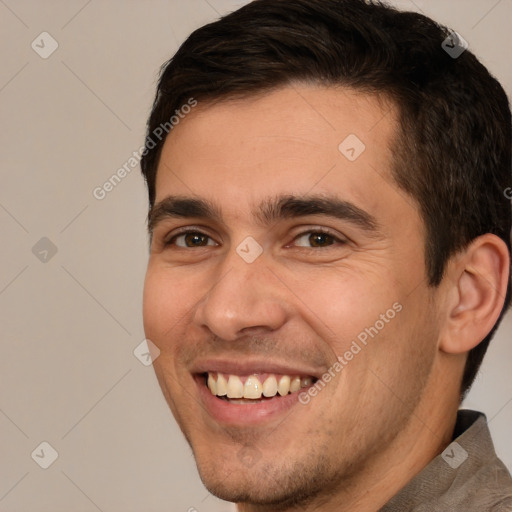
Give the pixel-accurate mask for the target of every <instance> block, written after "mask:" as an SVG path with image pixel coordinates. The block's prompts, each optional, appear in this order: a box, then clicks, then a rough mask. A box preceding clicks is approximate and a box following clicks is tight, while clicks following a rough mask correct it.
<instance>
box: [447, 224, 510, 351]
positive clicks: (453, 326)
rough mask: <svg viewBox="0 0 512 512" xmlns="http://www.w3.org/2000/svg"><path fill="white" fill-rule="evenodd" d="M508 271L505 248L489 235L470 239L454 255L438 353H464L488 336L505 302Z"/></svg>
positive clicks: (508, 256) (499, 241)
mask: <svg viewBox="0 0 512 512" xmlns="http://www.w3.org/2000/svg"><path fill="white" fill-rule="evenodd" d="M509 271H510V255H509V251H508V248H507V246H506V244H505V242H504V241H503V240H502V239H501V238H499V237H497V236H496V235H493V234H491V233H487V234H485V235H482V236H480V237H478V238H476V239H475V240H473V242H472V243H471V244H470V245H469V246H468V247H467V248H466V249H465V250H464V251H463V252H462V253H460V254H459V255H458V256H457V260H456V261H455V262H454V264H453V265H451V266H449V274H450V275H448V276H446V277H447V278H448V280H449V282H450V283H451V289H450V290H449V291H448V293H449V294H450V295H449V297H450V300H448V310H447V311H446V314H447V317H446V324H445V332H444V335H443V337H442V339H441V342H440V349H441V350H442V351H444V352H447V353H450V354H462V353H464V352H468V351H469V350H471V349H472V348H474V347H475V346H476V345H478V344H479V343H480V342H481V341H482V340H483V339H484V338H485V337H486V336H487V335H488V334H489V332H490V331H491V330H492V328H493V326H494V324H495V323H496V321H497V320H498V318H499V316H500V313H501V310H502V308H503V304H504V302H505V297H506V294H507V284H508V280H509Z"/></svg>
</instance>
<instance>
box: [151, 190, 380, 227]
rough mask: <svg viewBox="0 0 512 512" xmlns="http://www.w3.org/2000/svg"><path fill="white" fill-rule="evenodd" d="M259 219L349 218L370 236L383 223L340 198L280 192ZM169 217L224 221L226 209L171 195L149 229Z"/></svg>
mask: <svg viewBox="0 0 512 512" xmlns="http://www.w3.org/2000/svg"><path fill="white" fill-rule="evenodd" d="M252 215H253V217H254V218H255V219H256V220H257V222H258V223H259V224H260V225H262V226H264V227H268V226H270V225H271V224H273V223H275V222H278V221H279V220H284V219H290V218H299V217H306V216H309V215H322V216H326V217H333V218H335V219H339V220H344V221H348V222H350V223H352V224H354V225H355V226H357V227H358V228H360V229H361V230H363V231H364V232H365V233H366V234H368V235H369V236H374V237H376V236H379V235H380V234H381V226H380V225H379V223H378V222H377V219H376V218H375V217H374V216H373V215H371V214H370V213H368V212H367V211H365V210H363V209H361V208H359V207H358V206H356V205H355V204H353V203H351V202H349V201H346V200H343V199H340V198H337V197H331V196H329V197H325V196H316V195H306V196H294V195H280V196H275V197H271V198H268V199H265V200H264V201H262V202H261V203H260V204H259V206H258V208H256V209H255V210H253V211H252ZM166 218H182V219H185V218H203V219H208V220H211V221H215V222H218V223H219V224H222V223H223V220H222V211H221V209H220V208H219V207H217V206H216V205H215V204H214V203H212V202H211V201H208V200H206V199H202V198H201V199H199V198H195V197H184V196H168V197H166V198H164V199H163V200H162V201H160V202H158V203H157V204H155V205H154V206H153V207H152V208H151V210H150V211H149V214H148V231H149V233H150V234H152V233H153V230H154V229H155V227H156V226H157V225H158V224H159V223H160V222H161V221H163V220H164V219H166Z"/></svg>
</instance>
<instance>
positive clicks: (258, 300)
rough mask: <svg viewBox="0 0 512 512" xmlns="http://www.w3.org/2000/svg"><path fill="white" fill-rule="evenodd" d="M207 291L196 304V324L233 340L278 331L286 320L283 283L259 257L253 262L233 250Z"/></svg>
mask: <svg viewBox="0 0 512 512" xmlns="http://www.w3.org/2000/svg"><path fill="white" fill-rule="evenodd" d="M219 267H220V268H219V269H218V270H219V271H218V272H216V273H215V279H216V281H215V280H213V279H212V283H211V288H210V291H209V292H208V293H207V294H206V295H205V297H204V298H203V299H202V300H201V301H200V302H199V303H198V304H197V306H196V311H195V314H194V321H195V323H196V325H198V326H200V327H202V328H204V327H206V328H208V329H209V330H210V331H211V332H212V333H213V334H214V335H215V336H218V337H219V338H221V339H223V340H226V341H234V340H236V339H237V338H239V337H241V336H244V335H250V334H256V333H258V334H263V333H268V332H271V331H275V330H277V329H279V328H280V327H281V326H282V325H283V324H284V323H285V322H286V320H287V317H288V313H287V308H286V302H285V293H284V287H283V284H282V283H281V282H280V281H279V279H277V278H276V276H275V275H274V273H273V272H272V271H271V270H270V269H269V268H268V266H267V263H266V261H265V257H264V256H263V255H262V256H260V257H259V258H258V259H256V260H255V261H253V262H252V263H247V262H246V261H244V260H243V259H242V258H241V257H240V256H239V255H238V253H236V251H235V250H234V249H233V250H232V251H230V253H229V255H228V256H226V258H225V259H224V260H223V262H222V264H221V265H219Z"/></svg>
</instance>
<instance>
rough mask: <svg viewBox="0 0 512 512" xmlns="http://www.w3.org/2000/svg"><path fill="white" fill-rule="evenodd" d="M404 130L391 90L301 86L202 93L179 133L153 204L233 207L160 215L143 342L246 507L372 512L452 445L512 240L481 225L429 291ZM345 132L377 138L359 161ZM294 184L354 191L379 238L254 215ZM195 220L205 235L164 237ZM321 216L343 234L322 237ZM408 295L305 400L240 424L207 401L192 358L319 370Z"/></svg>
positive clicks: (341, 225)
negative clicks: (222, 97) (224, 96)
mask: <svg viewBox="0 0 512 512" xmlns="http://www.w3.org/2000/svg"><path fill="white" fill-rule="evenodd" d="M395 130H396V110H395V108H394V107H393V106H392V105H391V104H390V103H389V102H387V101H385V99H383V98H379V97H376V96H368V95H363V94H361V93H357V92H354V91H351V90H347V89H335V88H324V87H319V86H306V85H294V86H287V87H284V88H281V89H279V90H276V91H273V92H271V93H267V94H265V95H260V96H257V97H252V98H248V99H240V100H236V101H235V100H232V101H224V102H217V103H215V104H208V105H202V104H201V103H200V104H199V105H198V107H196V109H194V111H193V112H192V113H191V114H189V115H188V116H187V118H186V119H185V120H183V121H182V122H180V124H179V125H178V126H176V127H175V128H174V129H173V131H172V132H171V134H170V135H169V136H168V138H167V140H166V143H165V146H164V148H163V152H162V156H161V160H160V164H159V167H158V171H157V182H156V203H159V202H160V201H162V200H163V199H165V198H166V197H167V196H169V195H179V196H183V197H193V198H202V199H207V200H209V201H210V202H212V203H214V204H215V205H217V206H218V208H219V209H220V210H221V212H222V219H221V221H217V220H212V219H208V218H195V217H194V218H164V219H163V220H160V222H158V223H157V224H156V225H155V226H154V231H153V237H152V244H151V255H150V259H149V263H148V269H147V276H146V282H145V289H144V326H145V331H146V336H147V338H148V339H150V340H151V341H152V342H153V343H154V344H155V345H156V346H157V347H158V349H159V350H160V355H159V357H158V358H157V359H156V360H155V361H154V368H155V371H156V374H157V377H158V380H159V383H160V386H161V388H162V391H163V393H164V396H165V398H166V400H167V402H168V404H169V406H170V408H171V410H172V412H173V414H174V416H175V418H176V420H177V422H178V424H179V426H180V428H181V430H182V431H183V433H184V435H185V437H186V439H187V441H188V442H189V443H190V445H191V447H192V449H193V452H194V456H195V459H196V462H197V466H198V470H199V473H200V476H201V478H202V480H203V482H204V484H205V485H206V487H207V488H208V489H209V490H210V491H211V492H212V493H213V494H215V495H217V496H219V497H221V498H223V499H225V500H228V501H233V502H237V503H238V504H239V510H241V511H259V510H265V511H272V510H275V511H291V510H306V511H312V510H322V511H331V510H333V511H334V510H336V511H345V510H347V511H348V510H350V511H363V510H364V511H368V510H377V509H378V508H379V507H380V506H382V505H384V504H385V503H386V502H387V501H388V500H389V499H390V498H391V497H392V496H393V495H394V494H396V492H397V491H398V490H399V489H400V488H401V487H403V486H404V485H405V484H406V483H407V482H408V481H409V480H410V479H411V478H412V477H413V476H414V475H415V474H416V473H418V472H419V471H420V470H421V469H422V468H423V467H424V466H425V465H426V464H427V463H428V462H429V461H430V460H431V459H432V458H433V457H435V456H436V455H437V454H439V453H440V452H441V451H442V450H443V449H444V448H445V447H446V446H447V445H448V444H449V442H450V440H451V435H452V431H453V426H454V423H455V418H456V411H457V408H458V399H459V386H460V381H461V378H462V371H463V367H464V362H465V358H466V352H467V350H469V349H470V348H471V347H472V346H474V345H476V344H477V343H478V342H479V341H480V340H481V339H483V337H484V336H485V333H486V332H488V331H489V330H490V328H491V327H492V325H493V323H494V322H495V321H496V319H497V317H498V315H499V311H500V300H501V304H502V303H503V298H504V295H505V293H504V290H505V288H504V287H506V274H507V269H508V252H507V250H506V246H505V245H504V244H503V243H502V242H501V241H500V240H499V239H497V237H494V236H493V235H485V236H483V237H480V238H479V239H477V240H476V241H475V243H473V244H472V245H471V246H470V247H469V248H468V249H467V250H466V251H464V252H463V253H461V254H459V255H457V256H456V257H454V258H453V259H452V260H451V261H450V263H449V265H448V268H447V272H446V274H445V277H444V279H443V282H442V283H441V285H440V286H439V287H438V288H431V287H429V286H428V284H427V280H426V270H425V261H424V251H423V247H424V233H425V230H424V224H423V221H422V219H421V218H420V216H419V213H418V206H417V205H416V203H415V202H414V200H413V199H412V198H411V197H410V196H408V195H406V193H405V192H403V191H401V190H400V189H399V188H398V187H397V186H396V184H395V183H394V182H393V180H392V178H391V173H390V170H391V167H392V150H391V147H392V141H393V137H394V134H395ZM349 134H356V135H357V137H358V138H359V139H360V140H361V141H363V143H364V144H365V147H366V148H365V150H364V151H363V152H362V153H361V154H360V156H359V157H358V158H357V159H356V160H355V161H349V160H348V159H347V158H346V157H345V156H344V155H343V154H342V153H341V152H340V151H339V149H338V146H339V144H340V143H341V142H342V141H343V140H344V139H345V138H346V137H347V136H348V135H349ZM281 194H282V195H296V196H299V197H303V196H306V195H316V196H322V197H333V196H335V197H337V198H340V199H343V200H346V201H350V202H351V203H353V204H355V205H356V206H357V207H359V208H361V209H363V210H365V211H366V212H368V213H369V214H370V215H372V216H373V217H374V218H375V219H376V221H377V222H378V225H379V233H378V234H375V233H371V234H370V233H367V232H365V231H364V230H363V229H361V227H359V226H358V225H355V224H354V223H352V222H350V221H348V220H341V219H337V218H333V217H328V216H323V215H308V216H305V217H300V218H288V219H281V220H278V221H276V222H274V223H272V224H271V225H270V226H267V225H262V224H261V223H259V222H258V220H257V218H256V217H254V216H253V211H254V210H257V209H258V206H259V205H260V203H261V202H262V201H265V200H268V199H269V198H272V197H275V196H278V195H281ZM185 226H189V227H190V228H191V230H192V231H196V232H197V231H199V232H200V233H203V234H204V235H206V238H204V237H203V238H200V240H202V242H201V243H199V244H198V243H197V242H194V243H191V242H190V239H188V243H189V244H190V246H189V247H186V246H184V245H186V241H187V240H186V239H185V237H183V236H182V237H179V238H178V239H174V244H171V245H167V246H166V245H165V244H164V242H165V241H166V240H167V241H168V240H170V239H172V238H173V234H176V231H177V229H178V228H181V227H185ZM319 228H323V229H326V230H328V231H329V232H330V234H331V235H332V236H333V237H335V238H330V237H324V238H320V246H315V244H314V242H315V240H317V239H314V240H313V243H312V242H311V238H312V237H310V236H309V235H310V234H311V233H315V232H317V231H318V229H319ZM303 233H306V235H304V234H303ZM248 236H251V237H252V238H254V239H255V240H256V241H257V242H258V243H259V245H260V246H261V248H262V249H263V253H262V254H261V255H260V256H259V257H258V258H257V259H256V260H255V261H254V262H252V263H247V262H246V261H244V260H243V259H242V258H241V257H240V255H239V254H238V253H237V252H236V248H237V246H238V245H239V244H240V243H241V242H242V241H243V240H244V239H245V238H246V237H248ZM192 238H193V237H192ZM313 238H314V237H313ZM337 239H339V240H340V241H343V243H342V242H340V241H337ZM203 242H204V243H203ZM500 242H501V243H500ZM177 244H179V245H177ZM396 303H398V304H399V305H401V307H402V308H401V311H400V312H397V313H396V316H395V317H394V318H393V319H391V320H389V322H387V323H385V326H384V327H383V328H382V329H380V330H379V332H378V334H377V335H375V336H374V337H373V338H369V339H368V343H367V345H366V346H362V350H361V351H360V352H359V353H357V355H355V356H354V358H353V359H352V360H351V361H348V362H347V364H346V366H344V368H343V370H342V371H340V372H337V373H336V377H335V378H333V379H332V380H331V381H330V382H329V383H328V384H327V385H326V386H325V388H324V389H322V390H321V391H320V392H319V393H318V394H317V396H315V397H312V398H311V400H310V401H309V403H308V404H306V405H302V404H300V403H296V404H295V405H293V406H292V407H291V408H289V409H287V410H286V411H285V413H283V414H279V415H277V416H275V417H273V418H272V419H271V420H268V421H263V422H260V423H258V424H244V423H243V421H242V420H241V421H240V423H239V424H236V425H234V424H231V425H223V424H221V423H219V422H218V421H216V420H215V419H214V418H212V417H211V415H209V414H208V412H207V409H206V408H205V407H204V406H203V403H202V401H201V398H200V394H199V392H198V385H197V384H196V383H195V381H194V379H193V375H192V374H191V372H193V369H194V365H195V363H196V361H197V360H199V359H205V358H209V357H211V358H217V357H222V358H225V359H229V360H237V361H240V360H244V358H245V359H247V358H251V357H261V358H265V359H266V360H270V361H276V362H280V363H283V362H284V363H286V364H289V365H291V366H292V367H293V366H294V365H295V366H300V367H301V368H302V367H305V368H310V369H311V371H313V370H314V371H315V372H316V373H319V374H320V375H321V374H322V373H324V372H326V371H327V370H328V369H329V368H332V366H333V364H334V363H335V362H336V361H337V357H338V356H343V354H345V352H346V351H347V350H349V348H350V346H351V343H352V342H353V340H356V339H357V336H358V334H360V333H361V332H362V331H364V329H365V328H368V327H370V326H374V325H375V324H376V321H377V320H379V319H380V318H381V315H382V314H385V313H386V311H387V310H389V309H390V308H392V306H393V304H396ZM245 407H253V405H247V406H245Z"/></svg>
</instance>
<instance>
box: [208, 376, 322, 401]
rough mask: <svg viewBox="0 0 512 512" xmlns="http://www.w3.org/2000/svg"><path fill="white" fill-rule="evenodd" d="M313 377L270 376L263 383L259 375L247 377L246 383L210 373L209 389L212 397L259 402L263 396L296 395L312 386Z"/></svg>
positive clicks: (234, 378) (237, 378)
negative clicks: (297, 392)
mask: <svg viewBox="0 0 512 512" xmlns="http://www.w3.org/2000/svg"><path fill="white" fill-rule="evenodd" d="M312 382H313V379H312V378H311V377H299V376H294V377H290V376H289V375H279V376H277V375H274V374H271V375H269V376H268V377H267V378H266V379H265V380H264V381H263V384H262V383H261V380H260V378H259V377H258V375H249V376H248V377H245V383H244V382H242V378H240V377H239V376H238V375H227V376H226V375H223V374H222V373H217V374H214V373H208V388H209V389H210V391H211V393H212V395H216V396H227V397H228V398H250V399H254V400H257V399H259V398H261V396H262V395H263V396H266V397H273V396H276V395H277V393H279V394H280V395H281V396H284V395H287V394H288V393H294V392H295V391H298V390H299V389H300V388H304V387H307V386H310V385H311V384H312Z"/></svg>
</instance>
